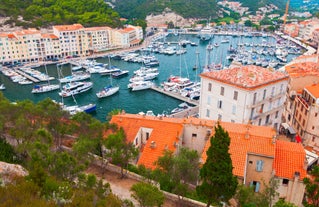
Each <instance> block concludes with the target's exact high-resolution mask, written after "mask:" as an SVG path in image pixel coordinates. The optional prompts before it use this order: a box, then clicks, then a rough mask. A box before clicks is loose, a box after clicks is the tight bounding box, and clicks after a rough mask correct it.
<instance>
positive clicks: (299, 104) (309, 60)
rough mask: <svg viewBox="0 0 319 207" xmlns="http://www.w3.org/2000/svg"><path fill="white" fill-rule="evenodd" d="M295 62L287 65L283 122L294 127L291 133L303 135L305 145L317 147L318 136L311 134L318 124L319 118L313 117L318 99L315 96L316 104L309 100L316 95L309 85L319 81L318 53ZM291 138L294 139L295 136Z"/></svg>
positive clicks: (302, 57) (311, 85)
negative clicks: (287, 77)
mask: <svg viewBox="0 0 319 207" xmlns="http://www.w3.org/2000/svg"><path fill="white" fill-rule="evenodd" d="M294 62H295V63H294V64H290V65H288V66H285V71H286V72H287V73H288V74H289V84H288V87H287V93H286V97H287V98H286V103H285V104H284V106H285V108H284V112H283V122H284V123H286V124H287V125H286V126H287V127H291V128H292V130H290V132H289V133H290V134H293V133H294V132H295V133H297V134H298V135H299V136H300V137H301V139H302V140H303V144H304V145H310V146H312V147H315V145H316V142H317V138H316V136H315V138H313V137H314V136H311V135H310V134H311V133H314V131H313V130H314V129H312V128H313V127H314V128H316V126H317V125H318V124H317V123H316V121H317V122H318V120H316V119H315V117H312V116H314V114H311V113H314V112H313V111H314V110H315V108H316V101H315V98H313V100H312V102H313V101H314V104H311V103H308V102H307V101H309V100H310V97H314V96H315V94H309V93H308V92H309V90H307V87H310V88H312V87H313V84H317V83H319V62H318V55H310V56H301V57H299V58H297V59H296V60H294ZM307 94H308V95H307ZM304 100H306V101H304ZM317 130H318V129H317ZM309 133H310V134H309ZM317 136H318V135H317ZM291 138H292V140H293V141H294V138H295V137H293V136H292V137H291ZM318 141H319V140H318ZM318 144H319V143H318ZM318 150H319V148H318Z"/></svg>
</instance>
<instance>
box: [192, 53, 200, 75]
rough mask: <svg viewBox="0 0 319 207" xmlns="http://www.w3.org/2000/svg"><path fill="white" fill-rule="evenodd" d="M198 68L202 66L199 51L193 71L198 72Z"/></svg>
mask: <svg viewBox="0 0 319 207" xmlns="http://www.w3.org/2000/svg"><path fill="white" fill-rule="evenodd" d="M198 68H200V64H199V52H198V50H196V62H195V65H194V67H193V70H197V69H198Z"/></svg>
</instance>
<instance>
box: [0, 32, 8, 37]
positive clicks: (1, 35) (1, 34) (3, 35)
mask: <svg viewBox="0 0 319 207" xmlns="http://www.w3.org/2000/svg"><path fill="white" fill-rule="evenodd" d="M8 36H9V33H0V37H8Z"/></svg>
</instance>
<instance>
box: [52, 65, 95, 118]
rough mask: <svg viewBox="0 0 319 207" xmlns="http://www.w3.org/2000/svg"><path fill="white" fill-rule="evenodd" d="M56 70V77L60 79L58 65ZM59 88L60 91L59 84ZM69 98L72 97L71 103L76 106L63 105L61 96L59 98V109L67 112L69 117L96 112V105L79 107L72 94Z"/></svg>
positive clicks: (90, 104)
mask: <svg viewBox="0 0 319 207" xmlns="http://www.w3.org/2000/svg"><path fill="white" fill-rule="evenodd" d="M57 70H58V76H59V77H60V74H61V71H60V70H61V69H59V65H57ZM59 88H60V89H61V82H60V84H59ZM71 96H72V98H73V101H74V102H75V104H76V105H72V106H67V105H64V99H63V96H61V99H62V102H61V104H60V105H61V109H62V110H64V111H67V112H68V113H69V114H70V115H75V114H77V113H80V112H86V113H91V112H94V111H95V110H96V104H94V103H89V104H87V105H82V106H79V105H78V103H77V101H76V99H75V97H74V95H73V94H72V95H71Z"/></svg>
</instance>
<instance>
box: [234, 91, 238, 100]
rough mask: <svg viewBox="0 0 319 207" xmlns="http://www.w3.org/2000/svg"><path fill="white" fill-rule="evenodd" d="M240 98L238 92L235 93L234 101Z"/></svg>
mask: <svg viewBox="0 0 319 207" xmlns="http://www.w3.org/2000/svg"><path fill="white" fill-rule="evenodd" d="M237 98H238V91H234V100H237Z"/></svg>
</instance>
